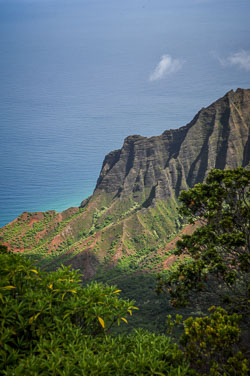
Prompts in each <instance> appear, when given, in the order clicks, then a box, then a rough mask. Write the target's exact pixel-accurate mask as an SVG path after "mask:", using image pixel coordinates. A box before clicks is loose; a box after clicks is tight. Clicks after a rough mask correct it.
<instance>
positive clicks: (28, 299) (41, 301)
mask: <svg viewBox="0 0 250 376" xmlns="http://www.w3.org/2000/svg"><path fill="white" fill-rule="evenodd" d="M80 277H81V276H80V274H79V273H77V272H76V271H73V270H70V269H69V268H65V267H63V268H61V269H59V270H57V271H56V272H51V273H44V272H40V270H37V269H34V267H33V266H32V265H31V263H30V262H29V261H27V260H26V259H25V258H24V257H22V256H20V255H17V254H12V253H8V252H7V251H6V248H5V247H1V253H0V300H1V309H0V320H1V324H0V369H1V370H2V371H1V372H2V374H4V375H18V376H19V375H20V376H21V375H24V374H25V375H27V376H28V375H30V376H31V375H32V376H35V375H64V376H66V375H68V376H69V375H176V376H177V375H194V374H195V373H194V371H192V370H190V369H189V366H188V361H187V360H185V359H184V358H183V353H182V351H181V350H180V349H179V347H178V346H177V345H175V344H171V342H170V339H169V338H168V337H166V336H164V335H155V334H150V333H148V332H143V331H138V332H134V333H132V334H131V335H128V336H117V337H112V336H111V335H109V334H108V330H109V329H110V328H111V327H112V325H114V324H120V322H125V323H126V322H127V318H128V317H129V316H130V315H132V313H133V310H135V307H134V306H133V302H131V301H127V300H122V299H119V296H118V295H119V290H117V289H116V288H115V287H108V286H104V285H102V284H98V283H92V284H90V285H88V286H86V287H84V288H83V287H82V285H81V283H80V281H81V279H80Z"/></svg>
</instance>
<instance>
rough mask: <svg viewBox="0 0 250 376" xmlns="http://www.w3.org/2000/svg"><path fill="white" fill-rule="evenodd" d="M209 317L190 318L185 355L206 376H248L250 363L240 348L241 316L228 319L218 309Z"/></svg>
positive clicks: (229, 316) (220, 309)
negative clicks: (238, 347) (249, 363)
mask: <svg viewBox="0 0 250 376" xmlns="http://www.w3.org/2000/svg"><path fill="white" fill-rule="evenodd" d="M210 310H213V312H212V313H211V314H210V315H209V316H206V317H198V318H195V319H194V318H193V317H189V318H188V319H187V320H185V321H184V329H185V333H184V334H183V335H182V336H181V344H182V345H183V347H184V353H185V355H186V357H187V358H188V359H189V360H190V362H191V364H192V366H193V367H194V368H195V369H197V370H198V371H199V372H202V374H204V375H208V374H209V375H211V376H219V375H222V376H223V375H235V376H247V375H248V374H249V373H248V372H250V369H249V368H248V361H247V359H246V358H244V356H243V354H242V352H240V351H238V349H237V345H238V343H239V338H240V332H241V330H240V328H239V325H238V323H239V320H240V319H241V317H240V315H237V314H233V315H228V314H227V312H226V311H225V310H224V309H222V308H220V307H218V308H215V307H211V308H210Z"/></svg>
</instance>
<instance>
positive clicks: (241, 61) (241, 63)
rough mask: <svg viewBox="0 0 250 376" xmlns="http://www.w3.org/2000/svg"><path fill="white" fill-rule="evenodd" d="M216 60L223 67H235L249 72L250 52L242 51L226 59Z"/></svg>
mask: <svg viewBox="0 0 250 376" xmlns="http://www.w3.org/2000/svg"><path fill="white" fill-rule="evenodd" d="M218 59H219V61H220V63H221V65H223V66H228V65H231V66H237V67H239V68H241V69H244V70H246V71H250V52H248V51H245V50H242V51H239V52H235V53H234V54H232V55H230V56H228V57H227V58H226V59H221V58H218Z"/></svg>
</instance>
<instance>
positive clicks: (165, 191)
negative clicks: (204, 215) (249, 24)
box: [0, 89, 250, 278]
mask: <svg viewBox="0 0 250 376" xmlns="http://www.w3.org/2000/svg"><path fill="white" fill-rule="evenodd" d="M249 161H250V89H248V90H244V89H238V90H236V91H235V92H234V91H230V92H229V93H227V94H226V95H225V96H224V97H223V98H221V99H219V100H217V101H216V102H214V103H213V104H211V105H210V106H209V107H207V108H203V109H201V110H200V112H199V113H198V114H197V115H196V116H195V117H194V119H193V120H192V121H191V122H190V123H189V124H187V125H186V126H185V127H182V128H179V129H175V130H168V131H165V132H164V133H163V134H162V135H160V136H157V137H151V138H146V137H142V136H129V137H127V138H126V139H125V141H124V144H123V147H122V148H121V149H120V150H116V151H113V152H111V153H110V154H108V155H107V156H106V158H105V160H104V162H103V166H102V170H101V173H100V176H99V178H98V181H97V185H96V188H95V191H94V193H93V195H92V196H91V197H89V198H88V199H86V200H84V201H83V202H82V204H81V206H80V208H70V209H68V210H66V211H64V212H62V213H56V212H53V211H51V212H46V213H23V214H22V215H21V216H19V217H18V218H17V219H16V220H14V221H13V222H12V223H10V224H9V225H7V226H5V227H4V228H2V229H0V240H1V242H2V243H4V244H6V245H7V246H8V247H9V249H11V250H12V251H15V252H25V253H26V254H27V255H29V256H30V257H31V258H33V259H35V260H36V261H37V262H38V263H39V264H40V265H41V266H42V267H44V268H56V267H57V266H58V265H60V264H65V265H68V264H71V265H72V266H73V267H75V268H80V269H81V270H82V272H83V273H84V275H85V277H86V278H93V277H94V276H95V275H97V276H100V275H103V274H102V273H104V272H105V273H106V275H107V271H108V273H110V270H111V269H112V273H113V272H115V271H116V272H117V275H120V273H130V272H131V271H137V270H142V269H145V270H151V269H152V268H154V269H155V268H157V267H158V266H159V265H160V267H164V265H169V262H168V261H166V251H168V252H169V249H170V248H169V247H168V243H169V242H170V241H171V240H172V239H177V235H178V232H179V231H180V230H182V225H183V224H182V222H181V219H180V218H179V217H178V212H177V206H178V201H177V197H178V195H179V193H180V191H181V190H183V189H187V188H189V187H192V186H194V185H195V184H196V183H198V182H202V181H203V180H204V178H205V177H206V175H207V174H208V172H209V170H211V169H212V168H219V169H224V168H234V167H239V166H243V167H246V166H250V165H249V164H250V162H249ZM188 231H191V230H190V229H189V230H188ZM172 247H174V245H171V248H172ZM167 257H168V256H167ZM157 265H158V266H157Z"/></svg>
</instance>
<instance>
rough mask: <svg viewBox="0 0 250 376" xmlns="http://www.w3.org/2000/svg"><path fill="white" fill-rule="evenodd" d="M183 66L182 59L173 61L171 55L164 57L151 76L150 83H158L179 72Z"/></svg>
mask: <svg viewBox="0 0 250 376" xmlns="http://www.w3.org/2000/svg"><path fill="white" fill-rule="evenodd" d="M182 65H183V61H182V60H180V59H173V58H172V57H171V56H170V55H163V56H162V57H161V60H160V62H159V63H158V64H157V66H156V67H155V70H154V71H153V73H151V75H150V76H149V81H157V80H161V79H163V78H164V77H165V76H167V75H169V74H172V73H175V72H178V71H179V70H180V69H181V67H182Z"/></svg>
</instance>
